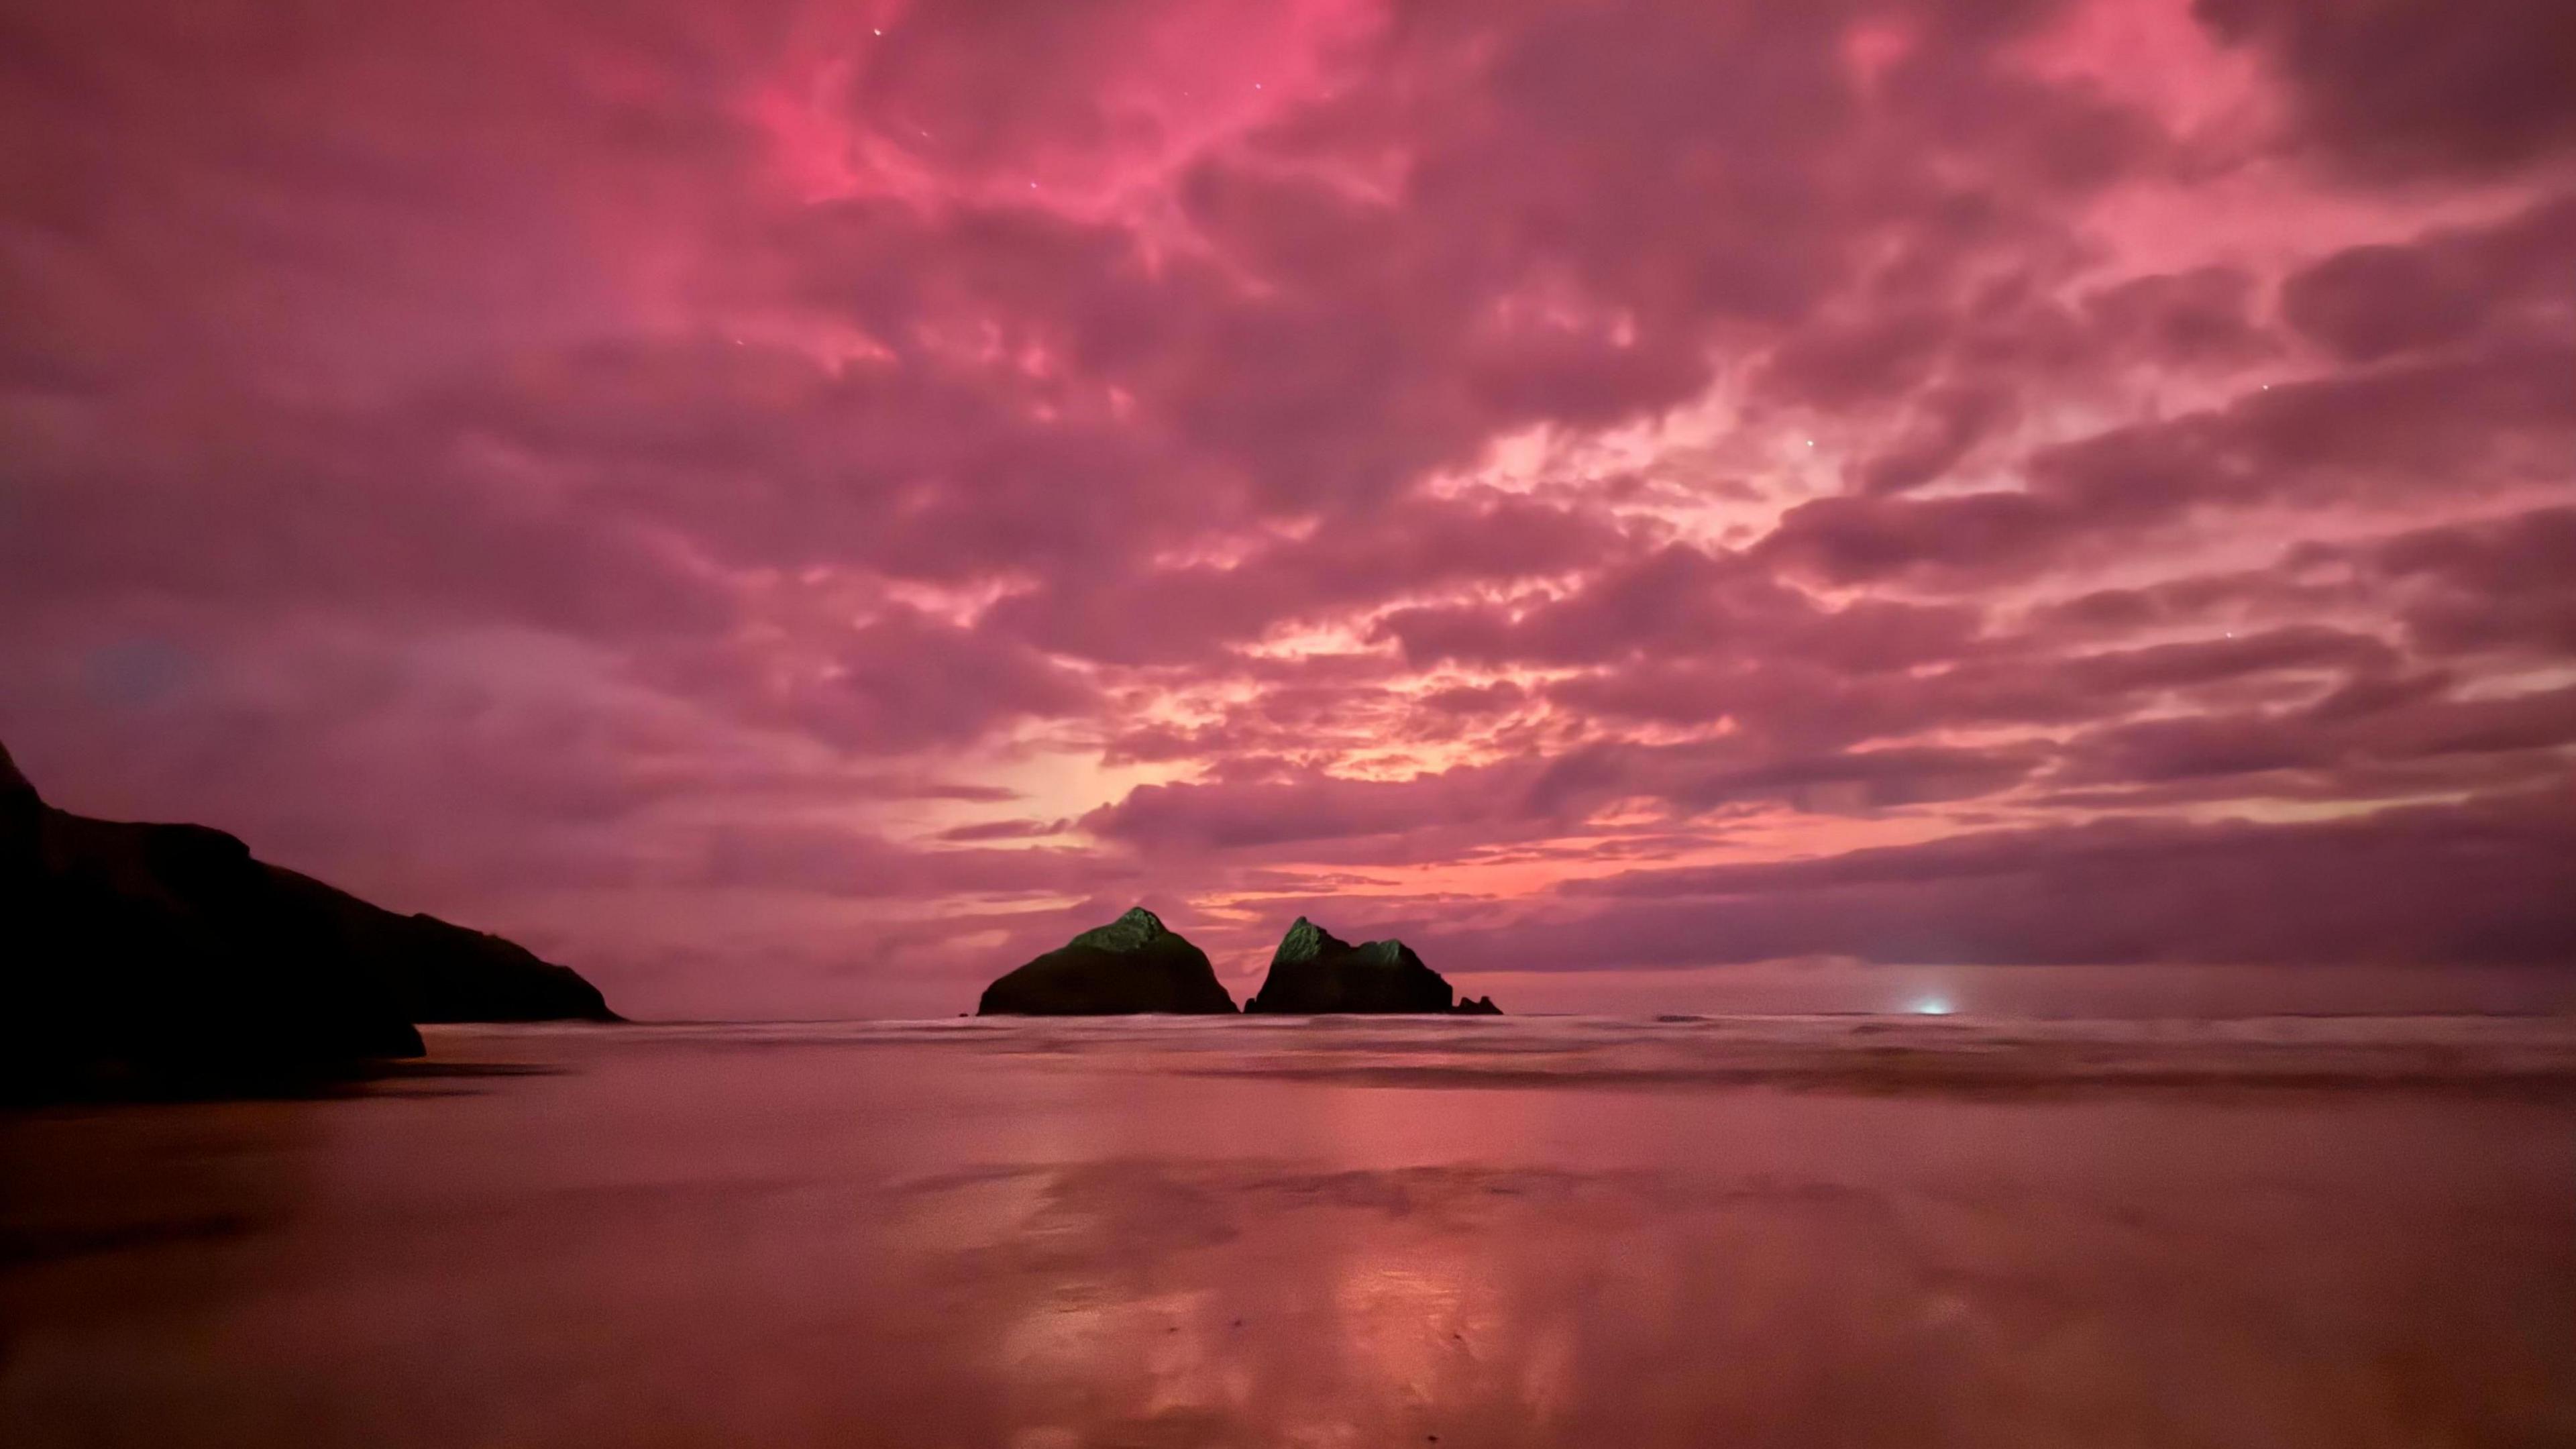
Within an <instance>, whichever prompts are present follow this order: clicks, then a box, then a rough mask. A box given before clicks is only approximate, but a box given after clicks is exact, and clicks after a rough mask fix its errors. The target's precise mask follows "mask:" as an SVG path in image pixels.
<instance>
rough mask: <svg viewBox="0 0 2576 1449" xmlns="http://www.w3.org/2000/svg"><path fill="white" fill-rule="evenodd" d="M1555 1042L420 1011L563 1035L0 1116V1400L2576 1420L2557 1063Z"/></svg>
mask: <svg viewBox="0 0 2576 1449" xmlns="http://www.w3.org/2000/svg"><path fill="white" fill-rule="evenodd" d="M1551 1040H1552V1038H1550V1037H1548V1036H1547V1035H1546V1034H1545V1033H1544V1032H1538V1031H1531V1032H1523V1033H1522V1034H1521V1035H1519V1036H1517V1037H1514V1036H1498V1035H1493V1034H1491V1033H1487V1034H1484V1035H1479V1036H1476V1037H1474V1038H1462V1039H1461V1044H1460V1046H1459V1048H1458V1050H1457V1051H1455V1052H1451V1051H1448V1050H1445V1049H1444V1048H1443V1047H1442V1046H1441V1044H1440V1042H1439V1041H1438V1040H1437V1039H1436V1038H1434V1039H1425V1038H1423V1037H1422V1036H1421V1035H1420V1033H1418V1032H1414V1031H1412V1030H1410V1029H1399V1028H1375V1029H1367V1030H1355V1031H1351V1032H1345V1033H1335V1034H1331V1035H1329V1036H1322V1037H1318V1036H1313V1035H1310V1036H1309V1037H1306V1038H1303V1039H1300V1038H1297V1037H1295V1036H1293V1035H1292V1034H1291V1033H1290V1032H1289V1031H1288V1030H1287V1029H1285V1028H1265V1029H1264V1032H1263V1033H1255V1034H1252V1035H1250V1036H1247V1037H1246V1038H1244V1043H1245V1044H1238V1043H1237V1042H1236V1040H1235V1039H1234V1038H1229V1037H1226V1036H1224V1035H1223V1034H1222V1028H1221V1027H1219V1028H1198V1029H1195V1030H1194V1032H1193V1033H1192V1034H1186V1035H1171V1034H1167V1035H1164V1036H1160V1037H1157V1036H1155V1035H1153V1034H1151V1033H1135V1032H1123V1033H1122V1031H1121V1030H1113V1029H1103V1030H1102V1031H1101V1032H1100V1033H1097V1034H1095V1035H1092V1036H1085V1035H1083V1034H1081V1033H1078V1032H1077V1033H1071V1034H1065V1033H1054V1034H1050V1033H1044V1032H1040V1033H1028V1034H1018V1035H1014V1034H1010V1033H991V1032H986V1033H951V1034H949V1035H948V1036H945V1037H942V1038H940V1039H938V1040H937V1041H935V1042H928V1043H925V1042H924V1041H921V1040H918V1039H913V1038H907V1037H905V1036H904V1035H903V1034H901V1033H879V1034H876V1035H868V1034H859V1033H853V1034H849V1035H845V1036H841V1037H835V1036H834V1035H832V1034H831V1033H829V1032H824V1031H814V1032H808V1033H801V1034H786V1033H775V1032H773V1033H770V1034H767V1035H758V1034H746V1035H743V1036H738V1037H737V1036H728V1035H726V1034H724V1033H697V1034H689V1033H673V1034H666V1035H664V1036H659V1037H657V1036H655V1035H654V1034H652V1033H636V1034H633V1035H629V1036H624V1037H591V1038H578V1039H572V1038H567V1039H560V1040H558V1039H554V1038H549V1037H546V1036H544V1035H543V1034H517V1035H512V1034H490V1035H481V1036H478V1035H471V1034H449V1035H448V1036H446V1037H444V1038H442V1043H441V1045H442V1050H443V1051H446V1052H449V1053H451V1054H456V1055H462V1056H466V1057H471V1056H473V1055H474V1054H476V1053H478V1052H480V1053H485V1054H490V1055H496V1056H510V1057H513V1058H527V1057H535V1058H543V1059H545V1060H546V1061H547V1063H548V1064H550V1065H553V1066H556V1067H559V1068H561V1069H562V1070H561V1071H560V1072H559V1073H557V1074H553V1075H544V1076H512V1077H498V1078H494V1079H491V1080H490V1081H488V1082H485V1083H483V1084H482V1085H481V1086H479V1087H478V1088H476V1089H475V1090H473V1091H471V1092H468V1093H465V1094H463V1095H440V1096H436V1097H427V1096H414V1095H406V1093H405V1092H404V1090H402V1089H401V1088H400V1087H398V1086H397V1087H393V1088H388V1089H386V1090H384V1091H382V1092H378V1093H374V1094H370V1095H366V1096H361V1097H358V1098H354V1099H349V1100H338V1101H322V1102H300V1103H267V1104H246V1105H235V1106H227V1107H220V1108H189V1109H179V1110H176V1111H172V1110H166V1109H117V1110H114V1111H107V1112H98V1113H87V1114H71V1115H57V1116H51V1117H46V1118H42V1119H21V1120H18V1121H15V1122H12V1123H7V1124H0V1142H5V1144H6V1146H7V1148H8V1151H9V1159H8V1171H9V1176H8V1177H7V1178H6V1179H5V1181H6V1182H7V1184H8V1186H9V1193H8V1197H7V1199H6V1201H5V1203H0V1207H4V1208H5V1213H0V1234H5V1235H6V1236H0V1242H6V1243H10V1244H14V1245H16V1249H15V1251H14V1252H13V1254H12V1255H11V1256H10V1257H9V1259H8V1260H7V1261H6V1262H5V1263H0V1323H5V1324H6V1326H7V1328H8V1334H9V1336H8V1338H7V1340H6V1344H7V1348H6V1358H5V1360H0V1442H6V1443H9V1444H11V1445H17V1444H33V1445H51V1444H65V1443H83V1444H103V1445H125V1444H133V1445H147V1444H148V1445H154V1446H165V1445H242V1446H250V1445H261V1446H267V1445H274V1444H279V1443H301V1444H318V1445H328V1446H337V1445H350V1446H356V1445H369V1446H411V1445H420V1446H428V1445H456V1444H511V1445H588V1444H620V1445H627V1444H635V1445H671V1446H679V1445H714V1444H727V1445H731V1444H748V1443H759V1444H783V1445H802V1444H813V1445H824V1444H867V1445H885V1446H914V1445H919V1446H934V1445H957V1446H968V1445H975V1446H980V1445H1032V1446H1035V1445H1175V1446H1178V1445H1211V1446H1213V1445H1276V1444H1291V1445H1318V1446H1322V1445H1401V1444H1430V1443H1438V1444H1441V1445H1490V1446H1515V1445H1527V1446H1539V1445H1582V1446H1591V1445H1604V1444H1616V1445H1701V1444H1710V1443H1728V1444H1744V1445H1769V1444H1776V1445H1806V1444H1854V1445H1877V1444H1887V1445H1907V1446H1920V1445H1980V1446H1982V1445H1991V1444H1997V1443H2013V1444H2069V1445H2076V1444H2081V1445H2087V1446H2092V1445H2106V1444H2109V1445H2116V1444H2140V1445H2148V1444H2204V1443H2262V1444H2267V1445H2279V1446H2300V1445H2310V1444H2314V1445H2320V1446H2322V1445H2378V1444H2384V1445H2391V1446H2394V1445H2413V1444H2422V1443H2435V1442H2439V1443H2452V1444H2471V1445H2474V1444H2531V1443H2547V1442H2571V1441H2576V1409H2571V1406H2570V1402H2569V1399H2568V1396H2567V1395H2566V1394H2565V1392H2564V1387H2563V1386H2564V1384H2566V1383H2567V1382H2570V1381H2576V1132H2571V1131H2570V1130H2569V1128H2570V1126H2571V1121H2570V1118H2569V1115H2568V1112H2567V1109H2566V1108H2565V1107H2564V1106H2563V1105H2562V1104H2560V1103H2559V1102H2557V1101H2556V1100H2554V1099H2552V1100H2521V1099H2518V1098H2516V1097H2514V1096H2512V1095H2506V1096H2502V1097H2497V1096H2493V1095H2488V1094H2479V1093H2470V1094H2460V1093H2455V1092H2443V1091H2423V1090H2416V1089H2413V1088H2411V1087H2409V1086H2407V1085H2406V1084H2407V1082H2408V1081H2411V1080H2412V1078H2397V1079H2389V1080H2390V1081H2392V1082H2393V1083H2394V1085H2384V1086H2382V1087H2380V1088H2376V1089H2373V1090H2370V1091H2362V1090H2359V1089H2357V1088H2352V1087H2343V1088H2338V1089H2337V1090H2334V1091H2316V1090H2305V1089H2303V1090H2301V1091H2298V1092H2293V1093H2287V1094H2282V1095H2276V1096H2264V1097H2259V1098H2250V1099H2249V1098H2246V1097H2244V1096H2243V1095H2242V1094H2241V1092H2235V1091H2233V1090H2231V1091H2230V1092H2228V1093H2223V1094H2221V1095H2220V1096H2217V1097H2210V1096H2208V1095H2207V1094H2204V1093H2201V1092H2199V1091H2198V1090H2197V1089H2192V1090H2166V1091H2161V1092H2158V1093H2149V1094H2145V1095H2138V1094H2133V1093H2113V1094H2108V1095H2102V1094H2094V1095H2078V1096H2075V1097H2072V1098H2068V1097H2062V1096H2041V1097H2036V1098H2034V1097H2030V1096H2028V1095H2026V1094H2017V1095H2015V1096H2013V1097H2011V1098H2009V1099H2005V1100H1990V1099H1987V1098H1985V1097H1982V1096H1975V1095H1971V1096H1967V1097H1962V1096H1959V1095H1956V1094H1953V1093H1947V1092H1930V1093H1895V1094H1890V1093H1888V1092H1885V1091H1873V1092H1869V1093H1862V1094H1853V1093H1842V1092H1815V1091H1809V1092H1798V1093H1784V1092H1780V1091H1776V1090H1771V1089H1767V1088H1746V1087H1741V1086H1731V1085H1723V1084H1720V1085H1710V1084H1708V1083H1709V1081H1710V1080H1715V1079H1716V1074H1714V1073H1711V1072H1701V1074H1700V1076H1696V1077H1694V1076H1691V1075H1689V1073H1688V1072H1681V1073H1679V1074H1678V1075H1677V1074H1676V1072H1677V1071H1678V1069H1672V1068H1671V1064H1670V1063H1665V1062H1661V1060H1660V1059H1658V1063H1657V1064H1653V1065H1652V1070H1653V1071H1654V1072H1657V1073H1660V1074H1661V1075H1659V1076H1656V1077H1655V1078H1653V1080H1654V1082H1655V1084H1656V1085H1655V1086H1654V1088H1653V1089H1652V1090H1633V1089H1629V1088H1627V1087H1623V1086H1620V1085H1617V1084H1618V1083H1621V1082H1627V1081H1632V1080H1640V1079H1642V1077H1641V1073H1642V1071H1643V1070H1644V1069H1643V1068H1641V1067H1640V1066H1639V1063H1638V1062H1637V1061H1636V1060H1634V1059H1632V1055H1622V1053H1633V1051H1634V1050H1635V1048H1633V1047H1630V1046H1618V1045H1614V1046H1611V1047H1604V1046H1603V1045H1602V1043H1600V1042H1598V1041H1593V1040H1589V1039H1584V1040H1576V1041H1573V1042H1572V1044H1571V1045H1563V1046H1551V1045H1550V1042H1551ZM1301 1042H1303V1043H1304V1044H1305V1045H1300V1043H1301ZM1658 1043H1661V1039H1660V1038H1658ZM1309 1047H1311V1049H1308V1048H1309ZM1653 1050H1655V1051H1657V1052H1668V1051H1669V1045H1668V1044H1657V1045H1654V1047H1653ZM1212 1061H1213V1062H1215V1063H1218V1064H1223V1065H1227V1066H1228V1068H1229V1069H1228V1070H1226V1071H1222V1072H1211V1071H1209V1070H1207V1068H1208V1067H1209V1066H1210V1065H1211V1063H1212ZM1263 1061H1272V1062H1274V1064H1275V1065H1276V1066H1278V1067H1279V1069H1278V1070H1260V1071H1246V1070H1237V1069H1235V1068H1238V1067H1240V1066H1241V1065H1243V1064H1245V1063H1256V1064H1257V1063H1259V1062H1263ZM1497 1062H1502V1063H1505V1064H1506V1065H1507V1067H1508V1071H1509V1073H1510V1075H1509V1076H1508V1077H1505V1078H1502V1079H1500V1080H1499V1081H1498V1080H1497V1078H1496V1077H1495V1075H1494V1071H1495V1063H1497ZM1319 1063H1322V1064H1328V1065H1329V1067H1330V1069H1329V1070H1325V1071H1316V1070H1312V1068H1314V1067H1315V1066H1316V1064H1319ZM1581 1063H1590V1064H1592V1065H1591V1067H1590V1068H1588V1070H1593V1071H1594V1072H1595V1073H1596V1076H1597V1077H1598V1078H1599V1080H1591V1081H1586V1080H1583V1079H1582V1078H1581V1077H1580V1074H1579V1071H1577V1070H1576V1066H1578V1065H1579V1064H1581ZM1570 1064H1576V1065H1570ZM2229 1070H2230V1071H2231V1072H2233V1071H2234V1068H2233V1067H2231V1068H2229ZM1691 1071H1699V1068H1696V1067H1693V1068H1691ZM1461 1072H1464V1073H1467V1074H1469V1075H1470V1076H1471V1077H1472V1078H1473V1079H1474V1080H1475V1081H1476V1082H1477V1085H1475V1086H1472V1087H1458V1086H1454V1085H1448V1083H1450V1082H1452V1081H1453V1080H1454V1079H1455V1078H1456V1077H1457V1076H1458V1074H1459V1073H1461ZM1569 1072H1574V1074H1573V1075H1569ZM1622 1073H1624V1074H1626V1075H1620V1074H1622ZM1389 1074H1393V1075H1389ZM2231 1080H2233V1078H2231ZM1605 1081H1606V1082H1608V1083H1609V1085H1604V1082H1605ZM1389 1082H1402V1083H1405V1085H1389V1084H1388V1083H1389ZM1676 1082H1680V1083H1681V1085H1679V1086H1676V1085H1675V1083H1676ZM190 1224H195V1225H197V1226H196V1227H194V1228H190V1227H188V1226H187V1225H190ZM155 1225H157V1226H155ZM210 1225H211V1226H210Z"/></svg>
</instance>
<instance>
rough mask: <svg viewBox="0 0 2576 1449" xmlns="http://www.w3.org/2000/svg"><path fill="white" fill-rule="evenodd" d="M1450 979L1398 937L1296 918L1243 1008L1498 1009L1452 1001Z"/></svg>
mask: <svg viewBox="0 0 2576 1449" xmlns="http://www.w3.org/2000/svg"><path fill="white" fill-rule="evenodd" d="M1451 1000H1452V993H1451V992H1450V990H1449V983H1448V982H1446V981H1444V980H1442V979H1440V973H1439V972H1437V971H1434V970H1432V969H1431V968H1430V967H1428V966H1425V965H1423V964H1422V958H1421V957H1419V956H1416V955H1414V954H1413V948H1412V947H1410V946H1407V945H1405V944H1404V943H1403V942H1402V941H1363V942H1361V943H1360V944H1359V945H1356V946H1354V945H1352V944H1351V943H1350V942H1348V941H1345V940H1343V939H1341V938H1340V937H1338V936H1336V935H1334V934H1333V933H1332V932H1330V931H1327V930H1325V929H1324V928H1323V927H1321V926H1318V925H1316V924H1315V923H1314V922H1312V921H1309V920H1307V919H1306V918H1305V917H1304V916H1299V917H1298V918H1297V923H1296V924H1295V925H1293V926H1290V927H1289V928H1288V934H1287V935H1286V936H1285V937H1282V938H1281V939H1280V942H1279V949H1278V951H1276V952H1275V953H1273V954H1272V956H1271V957H1270V974H1269V975H1268V976H1265V977H1263V978H1262V982H1261V990H1260V991H1258V992H1256V993H1254V995H1253V998H1252V999H1251V1000H1250V1001H1247V1002H1245V1003H1244V1004H1243V1009H1244V1010H1245V1011H1248V1012H1249V1011H1260V1012H1280V1013H1290V1014H1296V1015H1317V1016H1320V1015H1324V1014H1327V1013H1332V1012H1415V1013H1424V1014H1430V1013H1441V1014H1446V1013H1450V1012H1464V1013H1469V1014H1473V1015H1482V1016H1500V1015H1501V1014H1502V1009H1501V1008H1500V1007H1497V1006H1495V1005H1494V1002H1493V998H1491V997H1486V998H1484V999H1482V1000H1479V1001H1472V1002H1459V1003H1457V1004H1455V1005H1452V1004H1451Z"/></svg>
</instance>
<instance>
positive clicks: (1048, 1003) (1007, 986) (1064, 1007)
mask: <svg viewBox="0 0 2576 1449" xmlns="http://www.w3.org/2000/svg"><path fill="white" fill-rule="evenodd" d="M1233 1011H1234V998H1233V997H1231V996H1228V995H1227V994H1226V991H1225V987H1224V986H1223V985H1222V984H1220V983H1219V982H1218V981H1217V979H1216V968H1215V967H1213V966H1211V965H1209V964H1208V958H1207V953H1206V952H1205V951H1202V950H1200V949H1199V948H1198V947H1196V946H1193V945H1191V944H1190V942H1189V939H1188V938H1187V937H1185V936H1182V935H1181V934H1179V933H1178V932H1176V931H1173V930H1172V929H1171V928H1169V927H1167V926H1165V925H1164V924H1163V922H1162V920H1161V918H1160V917H1158V916H1156V915H1155V914H1154V913H1153V912H1152V911H1149V910H1147V909H1145V908H1144V907H1143V906H1138V907H1136V908H1135V909H1134V910H1131V911H1129V912H1128V913H1127V914H1125V915H1123V916H1120V917H1119V918H1118V919H1117V920H1114V921H1112V922H1110V923H1109V924H1108V925H1105V926H1096V927H1094V928H1092V929H1091V930H1088V931H1085V932H1083V933H1082V934H1081V935H1079V936H1076V937H1074V938H1073V939H1072V940H1070V941H1067V942H1065V943H1064V944H1063V945H1062V946H1059V947H1057V948H1056V949H1054V950H1052V951H1049V952H1047V953H1046V954H1045V955H1043V956H1040V957H1039V958H1037V959H1036V960H1034V961H1031V962H1030V963H1029V964H1027V965H1025V966H1022V967H1020V968H1019V969H1018V970H1016V971H1013V972H1011V973H1010V974H1009V975H1007V976H1004V977H1003V978H1002V979H1000V980H998V981H996V982H994V983H993V984H992V985H990V986H987V987H985V988H984V997H983V1000H982V1001H981V1002H979V1003H978V1004H977V1006H976V1008H975V1014H976V1015H978V1016H1130V1015H1136V1014H1140V1013H1148V1012H1154V1013H1177V1014H1187V1015H1209V1016H1212V1015H1231V1014H1232V1013H1233Z"/></svg>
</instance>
